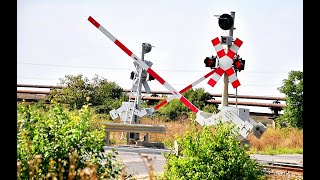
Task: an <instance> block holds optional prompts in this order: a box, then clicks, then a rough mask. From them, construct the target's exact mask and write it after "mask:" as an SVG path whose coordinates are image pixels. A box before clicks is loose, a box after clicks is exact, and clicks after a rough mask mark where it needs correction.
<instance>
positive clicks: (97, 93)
mask: <svg viewBox="0 0 320 180" xmlns="http://www.w3.org/2000/svg"><path fill="white" fill-rule="evenodd" d="M59 85H60V86H62V89H56V90H53V91H52V92H51V93H50V95H49V100H50V101H51V100H54V101H55V102H59V103H62V104H65V105H66V106H67V107H69V108H70V109H81V108H82V106H83V105H86V104H89V103H90V104H91V105H92V106H93V107H94V109H95V110H96V112H97V113H109V111H110V110H112V109H114V108H118V107H120V106H121V102H122V101H125V100H127V99H128V97H127V96H126V94H125V93H124V91H123V89H122V88H121V87H120V86H118V85H117V84H116V83H115V82H109V81H108V80H107V79H105V78H102V77H99V76H98V75H95V77H94V78H92V80H91V81H90V80H89V79H88V78H86V77H84V76H83V75H82V74H80V75H77V76H73V75H66V76H65V78H62V79H60V84H59Z"/></svg>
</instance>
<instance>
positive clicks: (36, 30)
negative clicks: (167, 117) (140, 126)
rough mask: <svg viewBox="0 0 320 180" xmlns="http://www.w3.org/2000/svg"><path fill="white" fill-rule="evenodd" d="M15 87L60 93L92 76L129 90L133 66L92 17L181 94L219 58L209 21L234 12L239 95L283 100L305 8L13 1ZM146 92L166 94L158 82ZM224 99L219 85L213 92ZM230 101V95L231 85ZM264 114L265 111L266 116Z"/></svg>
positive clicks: (247, 3)
mask: <svg viewBox="0 0 320 180" xmlns="http://www.w3.org/2000/svg"><path fill="white" fill-rule="evenodd" d="M17 3H18V4H17V83H20V84H41V85H57V84H58V83H59V82H60V81H59V78H63V77H64V76H65V75H78V74H83V75H84V76H85V77H88V78H89V79H91V78H92V77H94V75H98V76H100V77H103V78H106V79H108V80H109V81H114V82H116V83H117V84H118V85H120V86H121V87H123V88H124V89H130V88H131V85H132V80H131V79H130V72H131V71H133V70H134V65H133V60H132V59H131V58H130V57H128V56H127V55H126V54H125V53H124V52H123V51H122V50H121V49H119V48H118V47H117V46H116V45H115V44H114V43H112V42H111V41H110V40H109V39H108V38H107V37H106V36H105V35H104V34H102V33H101V32H100V31H99V30H98V29H97V28H95V27H94V26H93V25H92V24H91V23H90V22H89V21H88V20H87V19H88V17H89V16H92V17H93V18H94V19H95V20H97V21H98V22H99V23H100V24H101V25H102V26H104V27H105V28H106V29H107V30H108V31H110V32H111V33H112V34H113V35H114V36H115V37H116V38H117V39H118V40H120V41H121V42H122V43H123V44H124V45H125V46H127V47H128V48H129V49H130V50H131V51H132V52H133V53H135V54H136V55H137V56H139V57H141V44H142V43H144V42H148V43H150V44H152V45H153V46H155V47H153V48H152V50H151V52H150V53H148V54H146V55H145V60H148V61H152V63H153V66H152V69H153V70H154V71H156V72H157V73H158V74H159V75H160V76H161V77H162V78H163V79H165V80H166V81H167V82H168V83H169V84H171V85H172V86H173V87H174V88H175V89H177V90H181V89H182V88H184V87H185V86H187V85H189V84H190V83H192V82H194V81H196V80H197V79H199V78H200V77H202V76H203V75H205V74H206V73H208V72H209V71H210V69H209V68H208V67H205V64H204V63H203V60H204V58H205V57H206V56H211V55H216V52H215V50H214V47H213V45H212V43H211V40H212V39H214V38H215V37H220V36H224V35H228V31H224V30H222V29H220V27H219V26H218V19H217V17H215V16H214V15H221V14H224V13H230V12H231V11H234V12H235V28H236V29H235V30H234V34H233V37H234V39H235V38H239V39H241V40H242V41H243V45H242V46H241V48H240V49H239V51H238V53H239V55H240V56H241V57H242V58H243V59H245V60H246V64H245V70H244V71H241V72H239V73H238V79H239V81H240V83H241V86H239V87H238V90H237V91H238V94H241V95H262V96H284V94H281V93H280V92H279V91H278V90H277V88H278V87H280V86H281V85H282V81H283V79H285V78H287V77H288V73H289V72H290V71H292V70H296V71H303V54H302V52H303V44H302V40H303V39H302V34H303V27H302V26H303V24H302V23H303V21H302V19H303V16H302V15H303V14H302V13H303V2H302V0H291V1H289V0H283V1H275V0H269V1H254V0H242V1H236V0H230V1H217V0H208V1H207V0H201V1H191V0H175V1H169V0H162V1H150V0H149V1H147V0H136V1H130V0H117V1H116V0H107V1H106V0H105V1H99V0H91V1H84V0H77V1H75V0H69V1H66V0H64V1H63V0H55V1H49V0H25V1H22V0H18V2H17ZM149 85H150V87H151V90H157V91H160V90H161V91H162V90H164V91H167V89H166V88H165V87H163V86H162V85H161V84H160V83H159V82H157V81H156V80H154V81H151V82H149ZM195 88H204V89H205V90H206V91H208V92H210V93H217V94H220V93H222V91H223V78H221V79H220V80H219V82H218V83H217V85H216V86H215V87H214V88H212V87H211V86H209V85H208V84H207V81H203V82H202V83H200V84H199V85H198V86H196V87H195ZM229 93H231V94H235V89H233V87H232V86H231V85H229ZM264 109H265V108H264Z"/></svg>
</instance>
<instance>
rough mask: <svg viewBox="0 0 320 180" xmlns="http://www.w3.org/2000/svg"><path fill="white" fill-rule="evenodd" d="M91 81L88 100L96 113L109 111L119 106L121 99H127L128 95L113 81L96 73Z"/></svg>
mask: <svg viewBox="0 0 320 180" xmlns="http://www.w3.org/2000/svg"><path fill="white" fill-rule="evenodd" d="M92 81H93V82H92V83H91V86H92V93H91V94H92V96H91V99H90V102H91V104H92V106H93V107H94V108H95V109H96V112H97V113H109V111H111V110H112V109H117V108H119V107H120V106H121V103H122V101H128V99H129V97H128V96H127V95H126V94H125V92H124V91H123V89H122V88H121V87H120V86H118V85H117V84H116V83H115V82H109V81H108V80H107V79H105V78H101V77H99V76H97V75H96V76H95V77H94V78H93V79H92Z"/></svg>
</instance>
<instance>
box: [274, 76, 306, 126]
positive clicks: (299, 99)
mask: <svg viewBox="0 0 320 180" xmlns="http://www.w3.org/2000/svg"><path fill="white" fill-rule="evenodd" d="M278 90H279V91H280V92H281V93H284V94H285V95H286V105H287V107H286V108H284V113H283V115H282V116H280V117H278V118H277V119H275V120H276V121H277V123H281V124H282V123H284V122H285V123H288V124H289V125H291V126H293V127H298V128H303V72H301V71H290V72H289V75H288V78H287V79H284V80H283V85H282V86H281V87H279V88H278Z"/></svg>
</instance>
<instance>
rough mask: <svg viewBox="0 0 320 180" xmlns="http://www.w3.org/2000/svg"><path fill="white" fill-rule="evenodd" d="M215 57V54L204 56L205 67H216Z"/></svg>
mask: <svg viewBox="0 0 320 180" xmlns="http://www.w3.org/2000/svg"><path fill="white" fill-rule="evenodd" d="M216 58H217V57H215V56H211V57H206V58H205V59H204V64H205V65H206V67H210V68H211V69H213V68H215V67H216Z"/></svg>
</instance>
